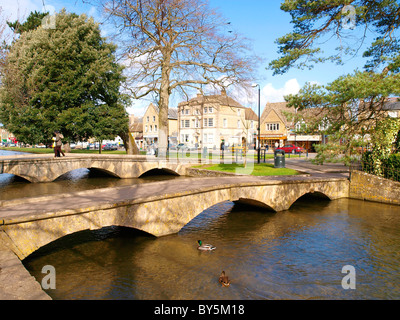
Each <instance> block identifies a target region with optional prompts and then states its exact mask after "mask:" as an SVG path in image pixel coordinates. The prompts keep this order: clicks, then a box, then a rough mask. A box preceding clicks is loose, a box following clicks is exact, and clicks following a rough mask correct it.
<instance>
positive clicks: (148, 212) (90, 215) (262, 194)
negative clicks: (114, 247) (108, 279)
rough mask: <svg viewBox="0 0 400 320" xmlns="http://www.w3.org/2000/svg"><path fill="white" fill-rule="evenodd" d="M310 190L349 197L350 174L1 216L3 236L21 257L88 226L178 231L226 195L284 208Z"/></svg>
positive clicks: (159, 233) (164, 232)
mask: <svg viewBox="0 0 400 320" xmlns="http://www.w3.org/2000/svg"><path fill="white" fill-rule="evenodd" d="M308 193H318V194H323V195H326V196H327V197H328V198H329V199H331V200H334V199H339V198H346V197H348V194H349V181H348V180H347V179H326V180H323V179H319V180H316V181H312V180H309V181H305V180H296V179H295V178H294V179H293V180H286V181H265V182H262V183H261V182H254V183H237V184H232V183H231V184H225V185H224V184H220V185H216V186H212V187H206V188H198V189H195V190H188V191H185V190H183V191H180V192H175V193H168V192H166V193H164V194H158V195H154V196H149V197H146V198H139V199H131V200H129V199H128V200H127V199H125V200H121V201H117V202H113V203H102V204H98V203H95V202H94V203H92V204H91V205H90V206H86V207H85V208H79V209H74V210H71V209H69V210H58V211H55V212H42V213H38V214H35V215H31V216H16V217H13V218H10V219H7V220H3V221H0V224H2V226H1V230H0V233H1V234H0V237H2V238H3V241H5V242H7V243H8V245H9V247H10V248H11V250H13V251H14V252H15V253H16V254H17V256H18V257H19V258H20V259H24V258H25V257H27V256H28V255H30V254H31V253H32V252H34V251H36V250H37V249H39V248H40V247H42V246H44V245H46V244H48V243H50V242H52V241H54V240H57V239H58V238H61V237H63V236H65V235H68V234H71V233H75V232H78V231H82V230H87V229H91V230H94V229H100V228H102V227H107V226H123V227H130V228H135V229H138V230H142V231H145V232H147V233H149V234H152V235H154V236H157V237H159V236H165V235H168V234H173V233H177V232H179V230H181V229H182V228H183V227H184V226H185V225H186V224H187V223H189V222H190V221H191V220H192V219H193V218H195V217H196V216H197V215H199V214H200V213H201V212H203V211H204V210H206V209H207V208H209V207H211V206H213V205H215V204H218V203H220V202H223V201H238V202H243V203H247V204H252V205H257V206H261V207H264V208H268V209H270V210H273V211H276V212H280V211H284V210H287V209H289V208H290V206H291V205H292V204H293V203H294V202H295V201H296V200H297V199H298V198H300V197H301V196H303V195H304V194H308Z"/></svg>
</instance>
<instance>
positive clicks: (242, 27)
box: [0, 0, 364, 115]
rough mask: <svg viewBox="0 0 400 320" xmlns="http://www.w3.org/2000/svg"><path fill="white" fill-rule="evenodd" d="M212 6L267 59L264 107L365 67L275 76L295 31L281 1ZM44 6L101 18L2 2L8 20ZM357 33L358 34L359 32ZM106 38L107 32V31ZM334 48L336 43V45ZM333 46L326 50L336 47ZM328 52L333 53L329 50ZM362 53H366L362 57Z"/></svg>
mask: <svg viewBox="0 0 400 320" xmlns="http://www.w3.org/2000/svg"><path fill="white" fill-rule="evenodd" d="M209 1H210V5H211V6H212V7H216V8H218V9H219V12H221V14H222V15H223V16H224V17H225V18H226V19H228V20H229V21H230V22H231V27H232V29H233V30H235V31H237V32H238V33H240V34H242V35H244V36H246V37H247V38H249V39H251V40H252V43H253V50H254V52H255V53H256V54H257V55H258V56H260V57H261V58H263V59H264V61H263V62H262V63H261V64H260V65H259V79H258V80H257V82H258V83H259V84H260V86H261V89H262V98H261V101H262V104H263V105H264V104H265V103H266V102H267V101H268V102H279V101H283V95H285V94H288V93H297V91H298V90H299V89H300V87H302V86H303V85H304V84H305V83H306V82H316V83H319V84H323V85H324V84H327V83H329V82H331V81H333V80H335V79H336V78H337V77H339V76H340V75H344V74H348V73H351V72H352V71H353V70H354V69H355V68H362V66H363V65H364V61H363V60H362V59H359V58H353V59H351V60H349V61H348V62H347V63H346V64H345V65H343V66H337V65H333V64H328V63H325V64H319V65H317V66H316V67H315V68H314V69H312V70H298V69H293V70H290V71H289V72H288V73H287V74H285V75H276V76H273V75H272V71H271V70H266V69H265V68H266V67H267V65H268V63H269V62H270V61H271V60H273V59H275V58H276V57H277V56H278V54H277V49H278V47H277V45H276V44H275V40H276V39H277V38H278V37H280V36H282V35H284V34H286V33H288V32H290V31H291V24H290V20H291V17H290V15H289V14H287V13H285V12H283V11H281V10H280V3H281V0H209ZM43 3H44V5H45V8H46V10H48V11H50V12H51V13H53V12H54V11H56V12H57V11H59V10H61V9H62V8H63V7H65V8H66V9H67V11H70V12H75V13H78V14H81V13H86V14H88V15H91V16H93V17H94V18H95V19H96V20H98V19H100V12H98V10H97V9H96V8H95V7H93V6H91V5H89V4H83V2H82V0H11V1H10V0H0V6H1V7H2V8H3V16H5V17H6V18H7V19H8V20H12V21H13V20H15V19H17V18H18V17H19V18H24V17H27V16H28V15H29V13H30V12H31V11H33V10H38V11H43ZM354 32H357V30H355V31H354ZM105 35H107V33H106V32H105ZM332 46H333V44H332ZM332 46H330V43H329V42H328V43H327V44H325V45H324V47H325V48H328V50H329V47H332ZM328 50H327V51H326V52H327V53H329V51H328ZM361 54H362V50H361V51H360V53H359V55H361ZM255 101H256V99H254V100H253V99H251V100H246V101H240V102H241V103H242V104H245V105H246V106H249V107H253V108H255V103H256V102H255ZM145 105H146V102H145V103H136V104H135V107H134V108H131V109H130V110H129V112H130V113H134V114H136V115H141V114H142V113H143V112H144V109H145Z"/></svg>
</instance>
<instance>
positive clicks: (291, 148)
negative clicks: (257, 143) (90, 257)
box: [275, 144, 306, 153]
mask: <svg viewBox="0 0 400 320" xmlns="http://www.w3.org/2000/svg"><path fill="white" fill-rule="evenodd" d="M275 150H283V151H285V153H301V152H306V150H305V149H303V148H302V147H298V146H295V145H294V144H286V145H284V146H283V147H280V148H276V149H275Z"/></svg>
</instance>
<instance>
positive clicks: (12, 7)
mask: <svg viewBox="0 0 400 320" xmlns="http://www.w3.org/2000/svg"><path fill="white" fill-rule="evenodd" d="M0 6H1V7H2V8H3V15H4V17H5V18H6V19H7V20H8V21H15V20H25V19H26V18H27V17H28V16H29V14H30V13H31V12H32V11H35V10H36V11H42V10H43V3H42V1H41V0H14V1H7V0H5V1H3V0H1V2H0ZM46 9H47V8H46Z"/></svg>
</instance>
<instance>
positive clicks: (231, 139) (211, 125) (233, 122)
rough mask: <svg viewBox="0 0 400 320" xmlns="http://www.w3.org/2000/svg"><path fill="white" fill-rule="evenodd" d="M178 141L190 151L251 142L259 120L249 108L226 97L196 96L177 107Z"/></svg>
mask: <svg viewBox="0 0 400 320" xmlns="http://www.w3.org/2000/svg"><path fill="white" fill-rule="evenodd" d="M178 123H179V142H180V143H185V144H186V145H187V146H188V147H190V148H203V147H207V148H211V149H219V148H220V145H221V142H222V141H224V143H225V145H226V146H227V147H229V146H232V145H240V144H242V142H243V141H246V143H247V144H252V143H254V142H255V141H254V139H255V138H256V133H257V124H258V117H257V115H256V114H255V113H254V112H253V111H252V110H251V109H250V108H245V107H244V106H242V105H241V104H240V103H239V102H237V101H235V100H234V99H232V98H231V97H229V96H228V95H227V94H226V93H225V92H222V93H221V94H220V95H209V96H204V95H201V94H198V95H197V96H196V97H194V98H192V99H190V100H189V101H185V102H181V103H179V104H178Z"/></svg>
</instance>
